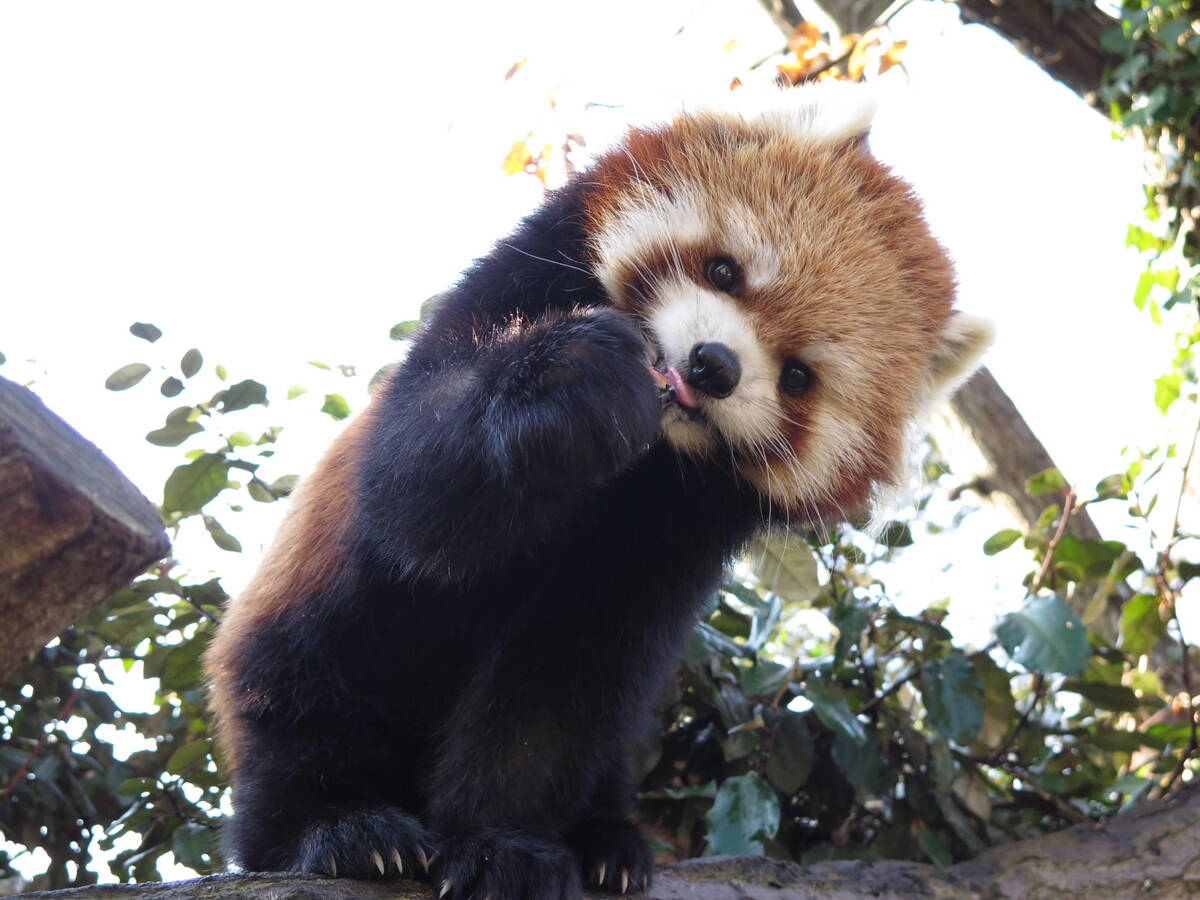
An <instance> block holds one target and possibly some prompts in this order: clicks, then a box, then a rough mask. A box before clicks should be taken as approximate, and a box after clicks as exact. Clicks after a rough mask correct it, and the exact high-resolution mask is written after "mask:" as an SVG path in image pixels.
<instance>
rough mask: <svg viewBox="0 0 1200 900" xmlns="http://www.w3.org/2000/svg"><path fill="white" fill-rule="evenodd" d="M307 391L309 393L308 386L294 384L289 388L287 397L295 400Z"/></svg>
mask: <svg viewBox="0 0 1200 900" xmlns="http://www.w3.org/2000/svg"><path fill="white" fill-rule="evenodd" d="M307 393H308V388H306V387H305V386H304V385H302V384H293V385H292V386H291V387H289V388H288V393H287V398H288V399H289V400H295V399H296V398H297V397H299V396H300V395H301V394H307Z"/></svg>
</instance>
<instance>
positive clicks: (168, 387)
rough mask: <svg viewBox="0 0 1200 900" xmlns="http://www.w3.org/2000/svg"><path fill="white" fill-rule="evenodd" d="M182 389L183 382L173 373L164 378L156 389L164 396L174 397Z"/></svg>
mask: <svg viewBox="0 0 1200 900" xmlns="http://www.w3.org/2000/svg"><path fill="white" fill-rule="evenodd" d="M182 390H183V382H182V381H180V380H179V379H178V378H176V377H175V376H174V375H171V376H170V377H168V378H167V379H166V380H164V381H163V383H162V385H161V386H160V387H159V389H158V391H159V393H160V394H162V395H163V396H164V397H174V396H176V395H177V394H178V393H179V392H180V391H182Z"/></svg>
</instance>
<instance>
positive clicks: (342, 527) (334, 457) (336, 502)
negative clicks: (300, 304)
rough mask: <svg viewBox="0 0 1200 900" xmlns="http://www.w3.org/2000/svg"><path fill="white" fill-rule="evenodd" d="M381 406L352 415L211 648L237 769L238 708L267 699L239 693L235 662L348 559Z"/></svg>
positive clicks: (218, 714) (211, 669) (216, 694)
mask: <svg viewBox="0 0 1200 900" xmlns="http://www.w3.org/2000/svg"><path fill="white" fill-rule="evenodd" d="M374 411H375V403H372V404H371V405H370V406H368V407H367V409H366V410H364V411H363V412H362V413H361V414H360V415H359V416H357V417H356V418H355V419H354V420H353V421H351V422H350V424H349V425H348V426H347V427H346V429H345V431H343V432H342V433H341V434H340V435H339V436H338V437H337V439H336V440H335V441H334V442H333V444H332V445H331V446H330V448H329V450H328V451H326V453H325V455H324V456H323V457H322V458H321V461H320V462H319V463H318V464H317V466H316V468H315V469H314V470H313V472H312V474H311V475H309V476H308V478H306V479H305V480H304V481H303V482H302V483H301V484H300V486H299V487H298V488H297V490H296V493H295V495H294V496H293V498H292V500H291V509H290V510H289V512H288V514H287V517H286V518H285V519H284V521H283V524H282V526H281V527H280V529H279V533H278V535H277V536H276V538H275V546H274V547H273V548H272V549H271V551H270V552H268V553H267V554H266V556H265V557H264V558H263V562H262V564H261V565H260V566H259V569H258V571H257V572H256V573H255V574H254V577H253V579H251V581H250V584H249V585H248V586H247V587H246V589H245V590H243V591H242V592H241V594H239V595H238V597H237V598H236V599H235V600H233V601H232V602H231V603H230V604H229V606H228V608H227V609H226V611H225V615H224V618H223V619H222V621H221V627H220V628H219V629H218V630H217V635H216V637H215V638H214V639H213V642H212V644H210V645H209V647H208V650H207V651H206V653H205V670H206V672H207V673H208V678H209V685H210V690H209V710H210V711H211V712H212V714H213V717H214V720H215V722H216V733H217V743H218V745H219V746H220V747H221V749H222V751H223V753H224V755H225V759H226V761H227V763H228V764H229V766H230V767H231V769H232V770H233V771H235V772H236V769H237V756H238V749H239V744H240V740H239V734H238V725H237V721H238V719H237V713H238V712H239V711H245V710H247V709H253V708H254V706H255V704H257V703H261V702H262V700H261V698H256V697H248V696H236V695H235V692H234V689H233V686H232V684H231V681H232V678H233V672H232V665H233V664H234V662H235V661H236V660H237V658H238V656H239V654H240V652H241V647H242V644H243V642H244V641H245V639H246V638H247V637H248V636H249V635H250V634H252V633H254V632H255V631H257V630H258V628H259V626H260V625H261V623H262V622H263V621H264V620H266V619H269V618H271V617H272V616H277V615H280V614H282V613H285V612H287V611H288V609H289V606H290V605H291V604H293V603H295V602H297V601H299V600H300V599H302V598H303V597H305V596H308V595H311V594H312V593H313V592H314V591H317V590H320V589H321V587H322V586H323V585H325V584H328V583H329V580H330V579H331V578H332V577H333V576H334V575H335V574H336V572H337V570H338V567H339V566H340V565H342V563H343V562H344V560H345V550H344V546H343V539H344V538H345V535H346V530H347V526H348V524H349V522H350V519H351V514H352V510H351V503H352V502H353V480H354V474H355V461H356V460H357V459H358V458H359V457H360V455H361V451H360V449H359V448H360V445H361V442H362V441H363V440H365V439H366V437H367V435H368V433H369V432H370V428H371V424H372V420H373V418H374Z"/></svg>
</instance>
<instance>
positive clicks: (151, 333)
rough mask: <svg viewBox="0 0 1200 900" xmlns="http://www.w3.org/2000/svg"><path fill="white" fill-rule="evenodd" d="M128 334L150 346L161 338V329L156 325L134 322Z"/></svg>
mask: <svg viewBox="0 0 1200 900" xmlns="http://www.w3.org/2000/svg"><path fill="white" fill-rule="evenodd" d="M129 333H130V334H132V335H133V336H134V337H139V338H141V339H142V340H143V341H149V342H150V343H152V344H153V343H154V342H155V341H157V340H158V339H159V338H160V337H162V329H161V328H159V327H158V326H157V325H151V324H150V323H149V322H134V323H133V324H132V325H130V326H129Z"/></svg>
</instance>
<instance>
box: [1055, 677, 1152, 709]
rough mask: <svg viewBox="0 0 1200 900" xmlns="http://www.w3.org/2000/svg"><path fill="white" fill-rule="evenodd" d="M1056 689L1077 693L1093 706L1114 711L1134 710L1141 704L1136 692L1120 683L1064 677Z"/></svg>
mask: <svg viewBox="0 0 1200 900" xmlns="http://www.w3.org/2000/svg"><path fill="white" fill-rule="evenodd" d="M1058 689H1059V690H1060V691H1070V692H1071V693H1072V694H1079V695H1080V696H1081V697H1085V698H1087V699H1088V700H1090V701H1091V702H1092V704H1093V705H1094V706H1097V707H1099V708H1100V709H1110V710H1112V711H1114V712H1136V711H1137V710H1138V709H1139V708H1140V707H1141V705H1142V704H1141V701H1140V700H1138V696H1137V694H1135V693H1134V692H1133V691H1132V690H1130V689H1129V688H1127V687H1125V686H1124V685H1121V684H1105V683H1104V682H1103V681H1082V680H1080V679H1078V678H1066V679H1064V680H1063V683H1062V684H1061V685H1059V688H1058Z"/></svg>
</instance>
